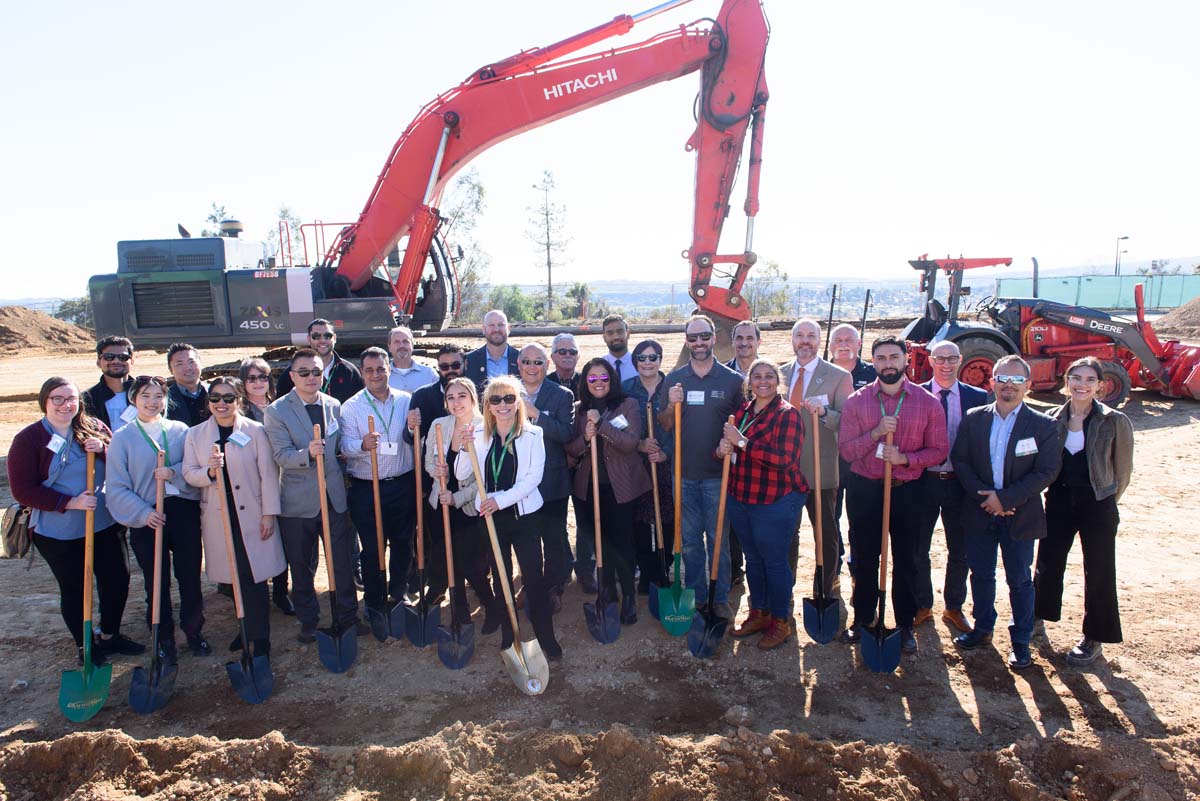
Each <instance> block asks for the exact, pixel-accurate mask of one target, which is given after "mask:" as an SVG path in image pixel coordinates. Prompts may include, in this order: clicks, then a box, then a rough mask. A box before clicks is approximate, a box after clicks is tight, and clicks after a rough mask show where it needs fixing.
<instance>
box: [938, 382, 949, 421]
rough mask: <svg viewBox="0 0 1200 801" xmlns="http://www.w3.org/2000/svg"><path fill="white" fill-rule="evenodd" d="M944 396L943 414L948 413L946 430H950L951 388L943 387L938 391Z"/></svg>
mask: <svg viewBox="0 0 1200 801" xmlns="http://www.w3.org/2000/svg"><path fill="white" fill-rule="evenodd" d="M938 394H939V395H941V396H942V414H944V415H946V430H947V431H949V430H950V402H949V398H950V390H948V389H943V390H940V391H939V392H938Z"/></svg>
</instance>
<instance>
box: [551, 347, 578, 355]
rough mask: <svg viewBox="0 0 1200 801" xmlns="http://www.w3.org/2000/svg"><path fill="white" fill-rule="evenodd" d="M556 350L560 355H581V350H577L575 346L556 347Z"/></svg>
mask: <svg viewBox="0 0 1200 801" xmlns="http://www.w3.org/2000/svg"><path fill="white" fill-rule="evenodd" d="M554 352H555V353H557V354H558V355H559V356H578V355H579V351H577V350H575V348H556V349H555V350H554Z"/></svg>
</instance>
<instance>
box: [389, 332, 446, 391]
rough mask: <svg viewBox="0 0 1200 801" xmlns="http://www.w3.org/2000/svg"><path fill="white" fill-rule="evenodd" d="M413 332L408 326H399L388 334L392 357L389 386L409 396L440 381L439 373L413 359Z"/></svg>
mask: <svg viewBox="0 0 1200 801" xmlns="http://www.w3.org/2000/svg"><path fill="white" fill-rule="evenodd" d="M413 344H414V343H413V332H412V329H411V328H409V327H408V326H406V325H398V326H396V327H395V328H393V329H392V331H391V333H390V334H388V347H387V349H388V353H389V354H391V357H392V365H391V373H390V374H389V375H388V386H390V387H391V388H392V389H398V390H401V391H403V392H408V393H409V394H411V393H413V392H416V391H417V390H418V389H420V388H421V387H423V386H427V385H429V384H432V383H434V382H435V381H437V380H438V376H437V373H435V372H434V371H433V368H432V367H430V366H429V365H425V364H421V363H420V362H418V361H416V360H415V359H413Z"/></svg>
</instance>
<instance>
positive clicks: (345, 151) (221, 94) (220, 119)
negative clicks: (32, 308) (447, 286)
mask: <svg viewBox="0 0 1200 801" xmlns="http://www.w3.org/2000/svg"><path fill="white" fill-rule="evenodd" d="M653 4H654V0H592V2H586V3H584V2H561V0H558V1H557V2H552V1H551V0H522V2H520V3H495V2H488V3H484V2H477V0H459V1H456V0H443V1H442V2H438V3H421V4H417V3H413V2H383V1H382V0H379V1H378V2H376V1H374V0H363V1H362V2H345V3H340V4H335V5H330V4H328V3H316V2H307V1H306V0H300V1H298V2H288V3H278V2H261V3H244V2H238V3H234V2H212V3H205V4H203V5H195V4H177V3H158V2H154V3H151V2H140V1H136V2H117V3H109V4H90V3H87V4H85V3H78V2H55V1H54V0H51V1H50V2H42V3H22V4H18V5H15V6H13V7H11V8H9V9H8V10H7V12H6V14H5V24H4V26H3V29H2V30H0V75H3V78H0V101H2V102H3V108H4V110H5V111H4V120H3V122H2V123H0V183H2V185H3V192H0V218H2V219H3V220H4V223H5V227H6V229H7V242H6V250H7V254H6V258H5V262H6V264H5V268H6V269H5V275H6V276H8V278H9V280H8V281H7V282H5V285H4V286H3V287H2V288H0V297H10V298H12V297H22V296H34V295H73V294H82V293H83V291H84V288H85V284H86V280H87V277H88V276H90V275H92V274H95V273H103V272H111V271H113V270H114V269H115V266H116V265H115V261H116V247H115V243H116V241H117V240H118V239H140V238H153V237H171V236H174V235H175V224H176V223H177V222H182V223H183V224H184V225H185V226H187V227H188V228H190V229H191V230H192V231H193V233H196V232H198V231H199V229H200V228H201V227H203V218H204V216H205V214H206V213H207V211H208V208H209V204H210V203H211V202H213V201H218V202H221V203H224V204H225V205H226V206H227V207H228V208H229V209H230V210H231V211H232V212H234V213H235V214H236V215H237V216H238V217H240V218H241V219H242V220H243V221H244V222H245V223H246V226H247V231H248V234H251V235H256V236H261V235H263V233H264V232H265V231H266V230H267V229H269V228H270V227H271V225H272V219H273V217H274V214H275V212H276V210H277V209H278V207H279V205H280V204H281V203H287V204H289V205H290V206H291V207H293V208H294V209H295V210H296V211H297V212H298V213H299V214H300V215H301V216H302V217H303V218H305V219H306V220H308V219H313V218H317V217H319V218H322V219H324V220H329V221H334V220H351V219H354V218H355V217H356V216H357V214H358V212H359V210H360V209H361V207H362V205H363V203H364V202H365V200H366V197H367V194H368V192H369V191H370V189H371V187H372V185H373V183H374V179H375V176H376V174H377V173H378V171H379V169H380V167H381V166H382V164H383V160H384V158H385V157H386V155H387V153H388V151H389V150H390V148H391V145H392V143H393V142H394V141H395V139H396V138H397V137H398V136H399V134H400V133H401V131H402V130H403V129H404V127H405V126H406V125H407V124H408V122H409V121H410V120H411V119H412V117H413V116H414V115H415V114H416V112H417V110H418V109H419V108H420V106H421V105H422V104H423V103H425V102H427V101H428V100H430V99H432V98H433V97H434V96H435V95H437V94H438V93H440V92H442V91H444V90H445V89H447V88H449V87H451V86H453V85H454V84H456V83H458V82H459V81H460V80H462V78H464V77H465V76H467V75H468V74H470V73H471V72H472V71H473V70H474V68H475V67H477V66H479V65H481V64H483V63H485V62H489V61H494V60H497V59H499V58H502V57H504V56H507V55H511V54H512V53H515V52H517V51H518V50H520V49H523V48H528V47H534V46H539V45H545V44H549V43H551V42H553V41H556V40H558V39H560V38H564V37H566V36H568V35H571V34H573V33H576V32H579V31H582V30H584V29H586V28H589V27H591V26H593V25H595V24H598V23H600V22H602V21H605V20H607V19H610V18H612V17H613V16H615V15H617V14H619V13H627V12H628V13H634V12H637V11H640V10H642V9H643V8H644V7H648V6H650V5H653ZM719 7H720V2H719V0H695V2H693V3H691V4H690V5H686V6H684V7H683V8H682V9H679V10H677V11H674V12H672V13H670V14H669V15H664V16H662V17H658V18H656V19H653V20H650V21H648V22H647V23H644V24H643V25H642V26H640V27H639V28H635V30H634V31H633V32H632V33H630V34H628V35H627V36H626V37H624V41H636V40H640V39H642V38H646V37H647V36H649V35H651V34H654V33H657V32H658V31H661V30H665V29H667V28H670V27H671V26H673V25H674V24H676V23H679V22H684V21H689V20H691V19H695V18H699V17H701V16H704V15H712V14H715V13H716V11H717V9H718V8H719ZM766 8H767V14H768V16H769V18H770V21H771V24H772V38H771V44H770V47H769V50H768V62H767V77H768V82H769V85H770V89H771V102H770V105H769V111H768V124H767V129H766V148H765V160H764V168H763V192H762V212H761V214H760V215H759V222H758V228H757V230H758V237H757V241H756V250H757V251H758V252H759V254H760V257H761V258H763V259H770V260H776V261H779V262H781V263H782V264H783V265H784V266H785V268H786V269H787V271H788V272H789V274H790V275H791V276H792V277H793V278H802V277H803V276H804V275H805V274H825V275H828V274H830V273H831V272H836V273H843V274H846V275H854V276H861V277H878V278H881V279H882V278H891V279H894V278H897V277H899V278H903V277H904V276H905V274H906V273H907V272H908V271H909V268H908V267H907V265H906V264H905V260H906V259H909V258H914V257H916V256H918V255H920V254H921V253H925V252H928V253H930V254H932V255H938V256H940V255H945V254H946V253H952V254H954V255H958V254H959V253H963V254H965V255H968V256H1013V257H1015V258H1016V259H1018V260H1019V263H1021V264H1028V257H1029V256H1037V257H1038V258H1039V261H1040V262H1041V264H1042V265H1043V266H1044V267H1056V266H1062V265H1072V264H1111V263H1112V259H1113V252H1114V245H1115V239H1116V237H1117V236H1120V235H1123V234H1124V235H1128V236H1129V237H1130V239H1129V240H1128V241H1127V242H1126V243H1124V246H1125V247H1127V248H1128V250H1129V252H1128V254H1127V255H1126V256H1124V259H1125V260H1127V261H1135V260H1136V261H1142V260H1148V259H1151V258H1171V257H1180V256H1187V255H1189V254H1195V253H1197V252H1200V242H1198V230H1200V229H1197V226H1196V220H1197V216H1198V215H1197V211H1198V208H1197V206H1198V205H1200V204H1198V202H1197V195H1198V190H1200V147H1198V146H1197V132H1198V131H1200V111H1198V110H1197V108H1198V104H1197V103H1196V101H1195V99H1194V98H1195V94H1196V87H1197V86H1200V66H1198V65H1200V59H1197V58H1196V56H1195V33H1196V31H1197V30H1200V6H1198V5H1197V4H1195V3H1191V2H1182V1H1180V2H1165V1H1164V2H1145V3H1139V4H1131V3H1123V2H1078V1H1077V0H1063V1H1062V2H1054V3H1045V2H1032V0H1016V1H1015V2H1010V3H1005V4H982V3H971V2H966V1H965V0H964V1H963V2H952V1H951V0H931V1H930V2H921V3H895V2H882V1H881V0H880V1H877V0H867V1H866V2H860V3H813V2H798V1H797V0H767V2H766ZM697 85H698V78H696V77H695V76H688V77H684V78H682V79H679V80H677V81H674V82H672V83H670V84H665V85H661V86H659V87H656V88H653V89H650V90H647V91H645V92H642V93H639V94H637V95H634V96H631V97H628V98H625V99H622V100H618V101H615V102H613V103H610V104H607V105H605V106H601V107H599V108H596V109H593V110H590V111H588V112H584V113H583V114H581V115H577V116H575V117H573V118H568V119H566V120H563V121H560V122H558V123H554V124H552V125H550V126H547V127H545V128H542V129H539V130H537V131H534V132H531V133H529V134H526V135H523V136H521V137H518V138H516V139H513V140H509V141H508V142H505V143H503V144H501V145H500V146H498V147H496V148H494V149H493V150H491V151H489V152H487V153H485V154H484V155H483V156H482V157H480V158H479V159H477V160H476V161H475V162H474V163H475V165H476V166H477V167H478V168H479V171H480V175H481V178H482V180H483V182H484V185H485V186H486V188H487V191H488V200H489V204H488V210H487V216H486V218H485V220H484V222H483V224H482V225H481V227H480V230H479V238H480V240H481V242H482V244H483V246H484V247H485V248H486V249H487V250H488V251H489V252H490V254H491V256H492V260H493V274H492V276H491V278H492V280H493V281H516V282H530V283H532V282H536V281H538V280H540V279H541V278H542V277H543V275H544V273H543V272H541V271H539V268H538V265H539V257H538V254H537V253H536V252H534V250H533V247H532V245H531V244H530V243H529V241H528V240H527V239H526V237H525V231H526V229H527V227H528V226H527V223H526V219H527V216H528V215H527V212H526V208H527V207H528V206H530V205H532V204H534V203H536V201H537V195H538V193H536V192H535V191H534V190H533V189H532V185H533V184H534V183H535V182H536V181H537V180H538V179H539V177H540V176H541V173H542V170H544V169H550V170H552V171H553V173H554V175H555V178H556V181H557V184H558V187H559V192H558V193H557V196H556V198H555V199H556V200H557V201H559V202H561V203H564V204H565V205H566V206H567V207H568V223H569V226H570V232H571V234H572V235H573V241H572V243H571V247H570V249H569V258H570V262H569V264H568V266H567V267H566V268H564V269H562V270H560V271H559V273H558V274H556V280H557V279H558V278H561V279H562V280H564V281H568V280H588V279H591V278H596V277H601V276H603V277H611V278H636V277H656V278H666V279H678V280H680V281H683V280H686V274H687V273H686V269H687V268H686V263H685V262H684V261H683V260H682V259H680V258H679V255H678V254H679V252H680V251H681V250H683V249H684V248H685V247H687V246H688V244H689V243H690V235H691V231H690V224H691V223H690V215H691V188H692V170H693V161H692V158H691V156H690V155H688V154H686V153H684V151H683V144H684V142H685V141H686V139H687V137H688V135H689V133H690V132H691V129H692V116H691V108H692V98H693V95H694V94H695V91H696V88H697ZM735 198H736V199H735V203H734V206H735V209H739V208H740V205H741V190H740V188H739V190H738V192H737V193H736V195H735ZM742 230H743V229H742V220H741V219H740V216H739V215H737V214H735V215H734V216H733V217H731V219H730V221H729V223H728V224H727V226H726V239H725V249H726V250H733V249H737V248H739V247H740V244H739V243H740V241H741V238H742Z"/></svg>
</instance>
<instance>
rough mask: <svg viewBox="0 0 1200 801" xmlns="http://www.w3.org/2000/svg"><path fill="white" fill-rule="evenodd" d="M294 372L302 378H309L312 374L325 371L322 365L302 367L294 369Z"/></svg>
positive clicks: (315, 374)
mask: <svg viewBox="0 0 1200 801" xmlns="http://www.w3.org/2000/svg"><path fill="white" fill-rule="evenodd" d="M292 372H293V373H295V374H296V375H298V376H300V377H301V378H308V377H310V376H318V375H320V374H321V373H322V372H324V371H323V370H322V369H321V368H320V367H301V368H299V369H293V370H292Z"/></svg>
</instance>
